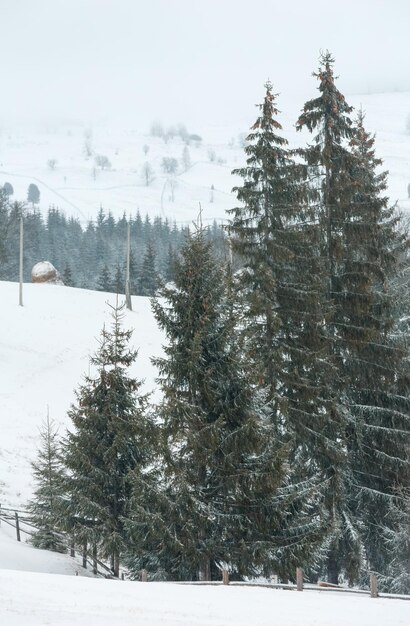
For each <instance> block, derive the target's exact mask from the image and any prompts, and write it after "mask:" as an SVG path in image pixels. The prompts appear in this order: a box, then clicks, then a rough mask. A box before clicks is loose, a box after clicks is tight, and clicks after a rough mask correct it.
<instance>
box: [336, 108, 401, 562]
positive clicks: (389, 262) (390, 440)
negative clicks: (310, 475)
mask: <svg viewBox="0 0 410 626" xmlns="http://www.w3.org/2000/svg"><path fill="white" fill-rule="evenodd" d="M363 122H364V116H363V114H362V113H361V112H360V113H359V115H358V119H357V125H356V127H355V134H354V136H353V138H352V139H351V141H350V146H351V149H352V155H353V156H354V157H355V161H354V164H353V169H352V171H351V172H350V184H351V187H352V199H351V201H350V204H349V207H348V211H347V212H346V218H345V223H344V233H343V245H344V255H343V256H344V258H343V262H342V263H341V264H340V266H341V267H340V269H339V272H338V277H337V280H338V282H337V289H336V293H335V294H334V302H335V304H336V307H335V324H337V325H338V328H339V333H340V348H339V353H340V355H341V364H342V367H343V379H344V380H345V381H346V382H347V393H346V396H347V403H348V404H347V408H348V410H349V414H350V416H351V418H352V419H353V423H354V431H353V429H352V428H351V427H350V428H349V438H348V444H349V456H350V459H351V462H352V467H353V473H354V477H355V491H356V493H355V500H356V502H357V515H358V517H360V518H361V519H362V521H363V524H364V528H365V548H366V555H367V559H368V563H369V565H370V567H371V568H372V569H376V570H377V571H379V572H383V570H384V569H385V566H386V565H387V561H388V560H389V553H390V548H389V546H388V545H385V543H384V541H383V530H382V529H383V526H385V527H387V528H390V529H392V528H393V527H394V519H393V518H392V517H391V515H390V512H391V510H392V507H391V500H392V497H393V496H394V494H395V492H396V490H397V488H400V487H404V488H406V487H408V486H409V485H410V471H409V470H410V468H409V463H410V428H409V416H410V401H409V399H408V392H409V383H410V379H409V371H408V363H407V361H408V359H407V357H408V345H406V344H405V343H404V342H403V341H402V340H401V339H400V337H397V336H396V326H397V324H396V321H395V315H396V313H397V312H396V310H395V303H394V295H393V294H394V290H395V281H396V275H397V273H398V269H399V265H400V263H401V258H402V257H403V255H404V254H405V253H406V250H407V248H408V243H409V240H408V237H407V235H406V234H405V232H404V230H403V228H402V226H401V224H400V218H399V216H398V215H397V212H396V211H395V207H394V206H393V207H391V206H388V198H387V197H386V196H385V195H384V192H385V190H386V186H387V172H380V171H379V168H380V166H381V164H382V161H381V160H380V159H378V158H376V156H375V150H374V137H373V136H371V135H370V134H369V133H368V132H366V130H365V128H364V124H363ZM346 186H347V185H346ZM353 432H354V433H355V436H352V434H353Z"/></svg>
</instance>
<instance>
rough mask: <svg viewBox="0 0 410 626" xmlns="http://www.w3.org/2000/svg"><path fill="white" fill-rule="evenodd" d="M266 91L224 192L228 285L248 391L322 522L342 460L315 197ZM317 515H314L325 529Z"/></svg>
mask: <svg viewBox="0 0 410 626" xmlns="http://www.w3.org/2000/svg"><path fill="white" fill-rule="evenodd" d="M266 88H267V89H266V95H265V99H264V102H263V104H262V105H260V110H261V115H260V117H259V118H258V119H257V121H256V123H255V124H254V126H253V127H252V132H251V133H250V135H249V136H248V137H247V147H246V148H245V151H246V154H247V164H246V166H245V167H243V168H241V169H239V170H235V172H234V173H235V174H237V175H240V176H241V177H242V178H243V185H242V186H238V187H236V188H235V189H234V191H236V193H237V196H238V200H240V202H241V205H240V206H238V207H236V208H235V209H233V210H232V211H231V214H232V216H233V217H232V219H231V222H230V224H229V231H230V234H231V241H232V246H233V249H234V251H235V252H236V253H238V254H239V255H240V257H241V258H242V261H243V264H244V266H243V269H242V270H241V271H240V272H239V280H238V286H239V289H240V292H241V296H242V302H243V305H244V319H243V326H244V333H243V335H244V348H245V352H246V355H247V362H248V364H249V365H250V367H251V369H252V370H253V372H254V373H256V376H255V378H254V382H255V383H256V384H258V385H260V386H261V387H262V388H267V389H268V399H269V402H270V406H271V409H272V411H273V414H274V424H275V426H276V430H277V432H280V433H285V436H286V437H288V438H289V439H291V441H292V448H291V453H290V454H291V464H292V468H293V470H294V472H297V473H298V475H299V476H300V479H303V478H304V479H307V478H308V477H313V476H317V477H318V478H319V480H320V483H321V486H322V493H323V497H324V502H325V503H326V509H327V510H328V515H329V516H330V513H329V511H331V510H333V508H334V506H335V503H336V502H337V501H338V500H339V499H340V498H342V497H343V495H342V494H343V489H342V480H341V478H340V472H343V471H344V468H345V465H346V454H345V451H344V449H343V447H340V446H339V445H338V443H337V442H338V441H339V440H340V436H341V432H342V420H341V416H340V414H339V412H338V408H337V403H336V400H335V394H334V392H333V378H334V377H335V376H336V375H337V374H336V371H335V367H334V364H333V362H332V355H331V354H330V350H329V345H328V338H327V336H326V333H325V320H326V318H327V316H328V314H329V312H328V311H327V302H326V300H325V299H324V297H323V294H324V291H325V289H324V278H325V272H324V269H325V264H324V262H323V259H322V258H321V255H320V254H319V249H320V239H321V238H320V223H319V221H318V220H317V219H316V215H315V207H314V206H313V207H312V206H310V204H309V201H311V200H312V199H314V197H315V195H316V194H315V191H314V190H311V189H310V188H309V187H308V185H307V182H306V180H307V176H308V173H309V172H308V168H307V167H306V166H304V165H300V164H297V163H296V162H295V159H294V155H293V154H292V152H291V151H290V150H289V149H288V148H287V141H286V140H285V139H284V138H283V137H281V136H280V135H279V134H278V132H279V131H280V129H281V126H280V123H279V122H278V121H277V114H278V110H277V108H276V104H275V96H274V95H273V94H272V86H271V85H270V84H269V83H268V84H267V85H266ZM322 513H323V512H322ZM322 513H320V512H319V510H318V511H317V515H318V517H319V514H321V517H322V521H323V522H324V524H325V517H324V516H323V514H322ZM313 562H314V557H313V554H312V565H313Z"/></svg>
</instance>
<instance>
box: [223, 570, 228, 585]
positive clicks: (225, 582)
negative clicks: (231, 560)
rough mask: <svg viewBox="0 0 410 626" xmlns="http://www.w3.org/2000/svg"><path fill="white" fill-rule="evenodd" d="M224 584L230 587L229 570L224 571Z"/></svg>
mask: <svg viewBox="0 0 410 626" xmlns="http://www.w3.org/2000/svg"><path fill="white" fill-rule="evenodd" d="M222 583H223V584H224V585H229V572H228V570H227V569H223V570H222Z"/></svg>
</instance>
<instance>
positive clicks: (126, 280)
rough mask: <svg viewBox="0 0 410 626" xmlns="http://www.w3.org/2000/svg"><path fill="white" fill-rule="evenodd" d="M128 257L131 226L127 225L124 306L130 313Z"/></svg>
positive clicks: (129, 253)
mask: <svg viewBox="0 0 410 626" xmlns="http://www.w3.org/2000/svg"><path fill="white" fill-rule="evenodd" d="M130 255H131V226H130V224H128V231H127V265H126V270H125V305H126V307H127V309H129V310H130V311H132V302H131V295H130Z"/></svg>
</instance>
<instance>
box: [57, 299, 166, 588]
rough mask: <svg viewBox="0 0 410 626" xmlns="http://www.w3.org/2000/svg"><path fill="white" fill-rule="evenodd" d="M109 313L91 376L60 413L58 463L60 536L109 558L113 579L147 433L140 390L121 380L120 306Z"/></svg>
mask: <svg viewBox="0 0 410 626" xmlns="http://www.w3.org/2000/svg"><path fill="white" fill-rule="evenodd" d="M110 308H111V309H112V326H111V329H110V330H107V329H106V328H105V327H104V329H103V330H102V332H101V339H100V342H99V348H98V350H97V352H96V354H95V355H94V357H92V359H91V363H92V365H93V366H94V368H95V369H96V375H95V376H94V377H93V376H90V375H89V376H86V377H85V382H84V384H83V385H81V386H80V388H79V390H78V392H77V394H76V395H77V402H76V404H74V405H73V406H72V407H71V409H70V411H69V413H68V415H69V417H70V418H71V421H72V428H71V429H70V431H69V432H68V433H67V436H66V438H65V440H64V442H63V461H64V465H65V469H66V473H67V478H66V481H65V491H66V499H65V520H66V530H67V531H68V532H70V533H71V534H72V535H74V536H75V538H76V540H78V541H79V542H80V544H81V545H82V544H84V543H88V544H89V545H93V546H94V545H95V546H97V548H98V552H99V554H100V555H101V556H102V557H103V558H111V559H112V563H113V569H114V575H115V576H118V572H119V559H120V556H121V553H122V551H123V549H124V545H125V541H124V536H125V531H124V518H125V517H126V515H127V512H128V505H129V499H130V495H131V490H132V482H133V481H134V480H135V476H138V473H141V472H143V471H144V468H145V466H146V465H147V463H148V462H149V461H150V458H151V455H152V441H153V436H154V428H153V426H152V422H151V419H150V417H149V415H148V412H147V395H144V394H142V393H141V384H142V383H141V381H139V380H137V379H136V378H134V377H132V376H131V375H130V373H129V368H130V367H131V366H132V364H133V363H134V361H135V359H136V357H137V353H136V351H134V350H132V349H130V347H129V341H130V337H131V334H132V331H129V330H124V329H123V327H122V318H123V313H122V310H123V306H119V305H118V304H117V305H115V306H111V305H110ZM132 472H133V473H134V476H133V477H132V476H131V473H132Z"/></svg>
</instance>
